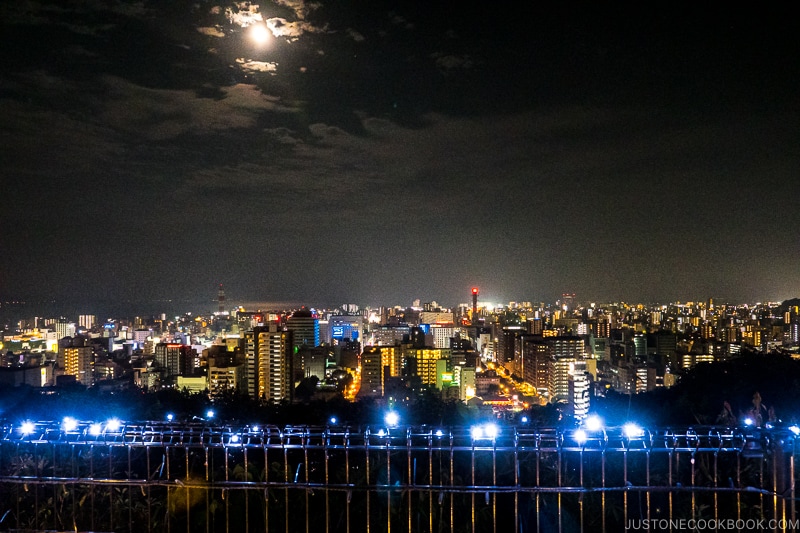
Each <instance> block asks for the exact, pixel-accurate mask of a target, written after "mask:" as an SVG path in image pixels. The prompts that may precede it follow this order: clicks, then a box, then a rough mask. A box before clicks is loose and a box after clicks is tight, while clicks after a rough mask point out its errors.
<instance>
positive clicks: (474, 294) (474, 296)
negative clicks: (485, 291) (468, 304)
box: [472, 287, 478, 320]
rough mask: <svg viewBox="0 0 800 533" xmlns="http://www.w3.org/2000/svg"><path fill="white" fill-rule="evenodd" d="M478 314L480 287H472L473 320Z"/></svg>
mask: <svg viewBox="0 0 800 533" xmlns="http://www.w3.org/2000/svg"><path fill="white" fill-rule="evenodd" d="M477 314H478V287H472V320H475V317H476V316H477Z"/></svg>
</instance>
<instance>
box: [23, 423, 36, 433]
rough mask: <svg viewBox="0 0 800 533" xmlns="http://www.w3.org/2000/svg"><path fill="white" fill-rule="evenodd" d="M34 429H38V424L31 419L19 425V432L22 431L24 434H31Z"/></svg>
mask: <svg viewBox="0 0 800 533" xmlns="http://www.w3.org/2000/svg"><path fill="white" fill-rule="evenodd" d="M34 431H36V424H34V423H33V422H30V421H25V422H23V423H22V425H21V426H20V427H19V432H20V433H22V435H30V434H31V433H33V432H34Z"/></svg>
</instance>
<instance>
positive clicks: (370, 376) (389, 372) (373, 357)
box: [358, 346, 403, 396]
mask: <svg viewBox="0 0 800 533" xmlns="http://www.w3.org/2000/svg"><path fill="white" fill-rule="evenodd" d="M402 369H403V353H402V350H401V349H400V347H399V346H368V347H367V348H365V349H364V352H363V353H362V354H361V390H360V391H359V393H358V395H359V396H383V395H384V392H385V390H386V381H387V379H388V378H390V377H397V376H400V375H402Z"/></svg>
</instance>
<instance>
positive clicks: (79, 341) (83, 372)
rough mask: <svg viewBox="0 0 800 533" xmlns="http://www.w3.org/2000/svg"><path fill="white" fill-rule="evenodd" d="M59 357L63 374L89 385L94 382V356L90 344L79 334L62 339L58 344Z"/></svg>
mask: <svg viewBox="0 0 800 533" xmlns="http://www.w3.org/2000/svg"><path fill="white" fill-rule="evenodd" d="M59 352H60V353H59V359H60V361H63V368H64V375H67V376H75V380H76V381H78V382H79V383H81V384H82V385H85V386H87V387H91V386H92V385H93V384H94V356H93V353H92V346H91V345H90V344H89V343H88V342H87V340H86V339H85V338H84V337H81V336H80V335H78V336H76V337H74V338H71V339H64V340H63V341H62V342H61V343H60V344H59Z"/></svg>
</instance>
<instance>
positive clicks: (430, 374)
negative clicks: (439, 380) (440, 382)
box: [405, 348, 450, 386]
mask: <svg viewBox="0 0 800 533" xmlns="http://www.w3.org/2000/svg"><path fill="white" fill-rule="evenodd" d="M405 356H406V357H411V358H413V359H414V361H415V363H416V375H417V376H419V378H420V381H422V384H423V385H431V386H436V363H437V361H439V360H440V359H447V360H448V361H449V360H450V349H443V348H411V349H408V350H406V351H405Z"/></svg>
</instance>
